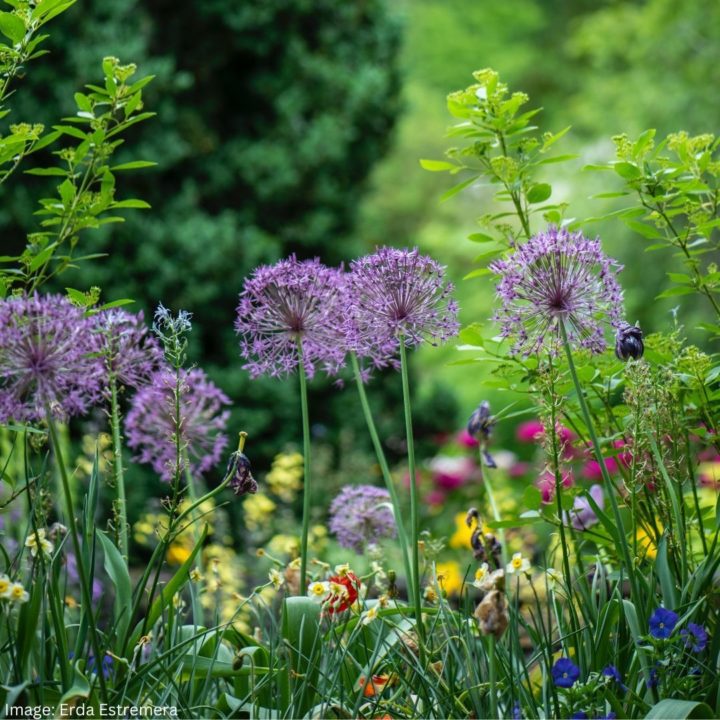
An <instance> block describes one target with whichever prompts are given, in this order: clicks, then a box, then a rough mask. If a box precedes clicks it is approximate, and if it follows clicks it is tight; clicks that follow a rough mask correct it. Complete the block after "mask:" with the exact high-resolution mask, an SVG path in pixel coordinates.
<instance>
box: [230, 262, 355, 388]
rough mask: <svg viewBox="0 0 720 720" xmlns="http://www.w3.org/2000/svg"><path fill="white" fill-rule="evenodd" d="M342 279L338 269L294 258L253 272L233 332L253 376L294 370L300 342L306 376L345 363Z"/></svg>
mask: <svg viewBox="0 0 720 720" xmlns="http://www.w3.org/2000/svg"><path fill="white" fill-rule="evenodd" d="M343 288H344V281H343V274H342V272H341V271H340V270H337V269H334V268H328V267H326V266H325V265H323V264H322V263H321V262H320V261H319V260H318V259H315V260H298V259H297V258H296V257H295V256H294V255H293V256H291V257H289V258H288V259H287V260H281V261H280V262H278V263H276V264H275V265H266V266H262V267H259V268H257V269H256V270H255V272H254V273H253V275H252V277H250V278H248V279H247V280H246V281H245V285H244V288H243V292H242V294H241V295H240V303H239V305H238V308H237V319H236V321H235V331H236V332H237V333H238V335H240V354H241V355H242V357H243V358H245V359H246V360H247V361H248V362H247V364H246V365H245V366H244V367H245V368H246V369H247V370H249V371H250V375H251V376H252V377H258V376H260V375H270V376H271V377H279V376H282V375H287V374H289V373H292V372H294V371H295V369H296V368H297V367H298V363H299V345H300V344H302V356H303V363H304V365H305V371H306V374H307V375H308V377H312V376H313V375H314V374H315V372H316V370H317V369H318V367H322V368H323V369H324V370H326V371H327V372H328V373H331V374H332V373H336V372H337V371H338V370H339V369H340V368H341V367H342V365H343V363H344V361H345V354H346V348H345V336H344V332H343V313H344V310H345V307H344V306H345V295H344V292H343Z"/></svg>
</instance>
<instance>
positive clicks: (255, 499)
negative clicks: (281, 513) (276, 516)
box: [243, 492, 277, 531]
mask: <svg viewBox="0 0 720 720" xmlns="http://www.w3.org/2000/svg"><path fill="white" fill-rule="evenodd" d="M276 507H277V505H276V504H275V503H274V502H273V501H272V500H271V499H270V498H269V497H268V496H267V495H265V493H261V492H259V493H255V495H248V496H247V497H246V498H245V500H244V502H243V512H244V515H245V525H246V526H247V528H248V530H252V531H257V530H259V529H260V528H261V527H263V525H265V523H266V522H267V519H268V516H270V515H272V513H273V512H274V511H275V508H276Z"/></svg>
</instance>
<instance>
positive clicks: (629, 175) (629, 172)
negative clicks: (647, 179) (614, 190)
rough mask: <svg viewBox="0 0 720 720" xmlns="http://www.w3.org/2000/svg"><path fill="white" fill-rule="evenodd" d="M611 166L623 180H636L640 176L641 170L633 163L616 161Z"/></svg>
mask: <svg viewBox="0 0 720 720" xmlns="http://www.w3.org/2000/svg"><path fill="white" fill-rule="evenodd" d="M612 167H613V170H615V172H616V173H617V174H618V175H619V176H620V177H621V178H623V180H637V179H638V178H641V177H642V170H640V168H639V167H638V166H637V165H635V164H633V163H629V162H616V163H613V166H612Z"/></svg>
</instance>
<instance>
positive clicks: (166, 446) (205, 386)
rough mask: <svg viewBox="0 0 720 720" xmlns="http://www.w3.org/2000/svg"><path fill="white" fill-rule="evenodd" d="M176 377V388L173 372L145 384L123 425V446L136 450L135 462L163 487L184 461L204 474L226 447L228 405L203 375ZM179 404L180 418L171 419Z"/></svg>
mask: <svg viewBox="0 0 720 720" xmlns="http://www.w3.org/2000/svg"><path fill="white" fill-rule="evenodd" d="M178 372H179V386H178V377H177V376H176V374H175V371H170V370H160V371H159V372H157V373H155V374H154V375H153V376H152V378H151V381H150V384H148V385H146V386H145V387H143V388H141V389H140V390H139V391H138V392H137V393H136V394H135V396H134V397H133V400H132V406H131V408H130V411H129V412H128V414H127V419H126V423H125V427H126V433H127V438H128V446H129V447H131V448H132V449H133V450H135V459H136V460H138V461H139V462H143V463H149V464H150V465H152V467H153V469H154V470H155V472H157V473H158V474H159V475H160V477H161V478H162V479H163V480H165V481H167V482H169V481H170V480H172V479H173V478H174V476H175V473H176V472H180V471H182V470H183V469H184V468H185V463H186V458H187V462H189V463H190V468H191V471H192V472H193V473H195V474H199V475H200V474H202V473H204V472H207V471H208V470H210V469H211V468H212V467H213V466H214V465H215V464H216V463H217V462H218V460H219V459H220V456H221V455H222V452H223V450H224V449H225V447H226V446H227V443H228V439H227V436H226V435H225V433H224V430H225V425H226V424H227V420H228V417H229V414H230V413H229V412H228V411H227V410H223V409H222V408H223V406H224V405H229V404H230V400H229V399H228V397H227V396H226V395H225V393H224V392H222V390H220V388H218V387H217V386H216V385H215V384H214V383H212V382H211V381H210V380H209V379H208V377H207V375H205V373H204V372H203V371H202V370H200V369H197V368H195V369H193V370H182V369H181V370H179V371H178ZM178 396H179V397H178ZM178 400H179V406H180V417H179V418H176V411H175V408H176V402H177V401H178ZM176 432H179V442H180V456H181V457H180V467H178V466H177V460H178V458H177V447H176V440H175V434H176Z"/></svg>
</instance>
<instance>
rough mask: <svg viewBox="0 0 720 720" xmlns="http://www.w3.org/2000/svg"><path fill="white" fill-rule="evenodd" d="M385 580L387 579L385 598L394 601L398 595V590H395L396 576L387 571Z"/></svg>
mask: <svg viewBox="0 0 720 720" xmlns="http://www.w3.org/2000/svg"><path fill="white" fill-rule="evenodd" d="M387 578H388V589H387V596H388V597H389V598H390V599H395V598H396V597H398V595H399V594H400V593H399V592H398V588H397V583H396V581H397V575H396V574H395V571H394V570H388V574H387Z"/></svg>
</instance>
